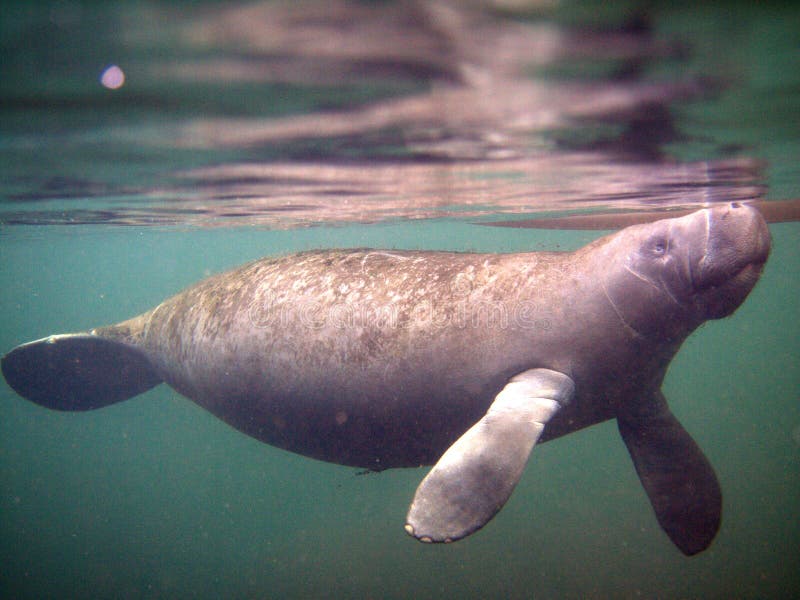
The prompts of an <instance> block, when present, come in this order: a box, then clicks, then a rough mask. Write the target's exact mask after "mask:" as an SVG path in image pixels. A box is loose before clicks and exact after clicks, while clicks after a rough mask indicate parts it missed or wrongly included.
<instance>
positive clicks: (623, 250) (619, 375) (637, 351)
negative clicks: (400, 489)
mask: <svg viewBox="0 0 800 600" xmlns="http://www.w3.org/2000/svg"><path fill="white" fill-rule="evenodd" d="M769 245H770V242H769V232H768V230H767V227H766V224H765V223H764V221H763V219H762V218H761V217H760V216H759V215H758V213H757V212H756V211H755V210H754V209H752V208H749V207H746V206H739V205H728V206H719V207H716V208H714V209H710V210H705V211H698V212H696V213H693V214H691V215H688V216H685V217H682V218H680V219H670V220H663V221H658V222H656V223H650V224H644V225H637V226H633V227H630V228H628V229H625V230H622V231H620V232H618V233H616V234H612V235H609V236H607V237H604V238H602V239H599V240H597V241H595V242H593V243H591V244H589V245H587V246H585V247H584V248H581V249H579V250H577V251H575V252H560V253H554V252H534V253H517V254H469V253H454V252H429V251H376V250H329V251H312V252H305V253H302V254H298V255H292V256H284V257H279V258H265V259H262V260H258V261H255V262H253V263H250V264H247V265H244V266H242V267H240V268H238V269H235V270H233V271H229V272H227V273H223V274H220V275H217V276H214V277H211V278H209V279H206V280H204V281H202V282H200V283H198V284H197V285H195V286H193V287H191V288H189V289H187V290H185V291H183V292H181V293H180V294H178V295H176V296H174V297H172V298H170V299H168V300H166V301H164V302H163V303H161V304H160V305H159V306H157V307H156V308H154V309H153V310H151V311H150V312H147V313H145V314H143V315H141V316H138V317H136V318H134V319H131V320H129V321H125V322H123V323H121V324H118V325H114V326H110V327H105V328H99V329H96V330H93V331H92V332H91V333H90V335H91V336H93V338H102V339H105V340H113V341H114V342H121V344H116V346H118V347H120V348H123V347H124V348H126V349H128V350H127V352H130V353H131V356H133V357H134V358H136V361H134V362H136V366H131V367H130V371H131V373H132V374H134V375H135V373H136V371H137V370H143V369H140V367H139V366H138V362H137V361H140V360H143V361H144V363H148V364H149V365H150V366H151V371H150V373H149V374H148V375H147V377H145V379H144V380H143V381H144V382H145V383H144V384H142V383H140V384H138V387H137V388H136V389H133V386H132V387H131V393H130V394H129V395H132V394H133V393H139V392H141V391H143V389H139V388H142V387H144V388H146V387H150V386H151V385H155V384H156V383H158V381H160V380H163V381H165V382H167V383H168V384H169V385H170V386H172V387H173V388H175V389H176V390H177V391H179V392H180V393H181V394H183V395H185V396H187V397H188V398H191V399H192V400H194V401H195V402H196V403H197V404H199V405H201V406H203V407H204V408H206V409H207V410H209V411H211V412H212V413H213V414H215V415H216V416H218V417H219V418H221V419H223V420H224V421H226V422H227V423H229V424H231V425H232V426H233V427H235V428H237V429H239V430H240V431H243V432H244V433H246V434H248V435H251V436H253V437H255V438H257V439H259V440H261V441H264V442H266V443H269V444H272V445H275V446H278V447H281V448H285V449H287V450H291V451H293V452H297V453H300V454H304V455H307V456H311V457H314V458H318V459H322V460H327V461H331V462H335V463H340V464H345V465H353V466H357V467H365V468H368V469H374V470H381V469H386V468H390V467H410V466H418V465H425V464H432V463H435V462H436V461H437V460H438V459H439V457H440V456H441V455H442V454H443V452H444V451H445V450H446V449H447V448H448V447H449V446H450V445H451V444H452V443H453V442H454V441H455V440H456V439H457V438H459V436H461V434H462V433H464V432H465V430H467V429H468V428H469V427H470V426H471V425H472V424H474V423H476V422H477V421H478V420H479V419H480V418H481V417H482V416H483V415H484V413H486V411H487V409H488V408H489V406H490V405H491V404H492V401H493V399H494V398H495V396H496V395H497V394H498V392H499V391H500V390H501V389H503V388H504V386H505V385H506V384H507V383H508V382H509V380H511V379H512V378H513V377H514V376H515V375H517V374H519V373H522V372H525V371H528V370H531V369H550V370H553V371H557V372H559V373H563V374H565V375H567V376H568V377H569V378H570V379H571V380H572V382H574V395H572V398H571V401H570V402H569V403H568V404H566V405H565V406H564V407H563V408H561V410H560V411H558V412H557V413H556V414H555V416H554V417H553V418H552V420H550V421H549V422H548V423H547V425H546V427H545V429H544V433H543V435H542V438H541V440H540V441H545V440H549V439H553V438H556V437H559V436H562V435H565V434H567V433H570V432H572V431H575V430H578V429H581V428H583V427H587V426H589V425H592V424H595V423H599V422H601V421H605V420H607V419H610V418H614V417H618V418H619V420H620V427H621V429H622V430H623V434H625V433H626V431H628V430H630V431H631V432H635V431H636V428H637V423H639V420H640V419H642V418H646V417H648V416H649V415H652V414H655V413H656V412H658V411H660V410H662V408H663V410H666V405H665V404H664V401H663V397H662V396H661V394H660V392H659V389H660V386H661V382H662V379H663V377H664V374H665V372H666V370H667V367H668V365H669V362H670V360H671V358H672V356H673V355H674V354H675V352H676V351H677V350H678V348H679V347H680V345H681V343H682V342H683V341H684V339H685V338H686V337H687V336H688V335H689V334H690V333H691V332H692V331H693V330H694V329H695V328H696V327H697V326H698V325H699V324H701V323H702V322H703V321H705V320H707V319H709V318H719V317H723V316H726V315H728V314H730V313H732V312H733V311H734V310H735V309H736V308H737V307H738V306H739V305H740V304H741V302H742V301H743V300H744V298H745V297H746V296H747V294H748V293H749V291H750V290H751V289H752V287H753V285H755V283H756V281H757V279H758V276H759V274H760V272H761V268H762V266H763V264H764V262H765V261H766V259H767V255H768V253H769ZM86 338H87V336H86V335H83V336H82V337H80V338H78V337H76V338H75V340H74V344H75V346H76V350H75V351H73V350H70V353H73V352H74V353H75V354H77V353H78V350H77V348H79V346H80V344H81V343H83V342H82V340H86ZM90 341H91V340H90ZM45 342H46V340H43V341H40V342H33V343H31V344H28V345H24V346H21V347H20V348H18V349H16V350H14V351H12V352H11V353H9V355H7V356H6V357H5V358H4V361H3V371H4V374H5V375H6V378H7V380H8V381H9V383H10V384H11V385H12V386H13V387H14V388H15V389H17V390H18V391H19V392H20V393H21V394H22V395H25V396H26V397H29V398H31V399H33V400H35V401H37V402H40V403H42V404H45V405H49V406H53V407H55V408H61V409H71V410H75V409H85V408H96V407H98V406H101V405H103V404H107V403H109V402H110V401H117V400H119V399H122V398H123V397H124V395H125V394H124V393H123V392H120V393H118V394H117V393H115V395H114V397H113V398H112V399H111V400H110V401H106V400H103V398H102V397H101V396H102V392H103V390H102V385H100V386H99V387H98V389H93V390H92V391H91V392H85V397H82V395H81V394H82V391H81V389H78V386H77V385H76V386H75V389H67V391H63V390H64V388H65V387H66V388H69V384H65V383H64V382H65V380H69V378H70V377H65V376H64V373H65V371H64V369H65V368H66V367H63V366H56V367H52V371H51V375H50V377H51V378H52V379H58V381H59V386H60V389H59V391H58V392H57V393H59V394H61V395H60V396H59V400H58V401H55V400H52V399H50V396H48V391H49V393H50V394H51V395H52V394H53V393H56V392H53V391H52V390H50V388H48V385H47V382H46V379H47V376H46V375H41V376H39V375H37V376H34V375H32V374H31V373H32V371H33V368H32V367H30V366H29V365H30V364H31V363H33V362H38V363H39V364H41V363H42V362H47V363H48V364H50V363H53V362H54V359H51V358H48V359H47V361H44V360H43V359H42V358H41V356H43V355H41V354H36V352H44V351H45V350H47V351H48V352H51V353H52V352H56V350H54V349H53V348H57V347H60V346H61V345H64V347H65V348H66V347H67V346H66V345H67V344H70V343H73V342H72V341H71V339H70V336H64V337H63V339H62V338H61V337H54V338H51V339H50V340H49V345H50V347H49V349H48V348H46V346H47V344H45ZM26 348H27V350H26ZM37 349H40V350H37ZM26 352H28V353H29V358H25V356H26V354H25V353H26ZM64 353H65V354H67V353H68V352H67V351H66V350H65V351H64ZM137 353H138V354H137ZM49 356H50V355H48V357H49ZM34 357H37V358H36V360H35V361H34ZM75 362H76V363H77V362H81V363H84V364H85V363H88V362H89V361H88V360H86V358H85V357H81V359H75ZM121 362H128V360H127V359H126V360H125V361H121ZM35 377H38V378H39V381H38V382H37V383H36V386H38V387H36V389H35V390H34V391H31V390H33V387H31V386H32V385H33V384H30V385H29V382H31V381H32V380H33V379H34V378H35ZM98 378H100V376H98V375H97V374H96V373H94V372H93V373H82V374H81V378H80V381H81V382H82V384H81V385H82V386H84V384H85V383H86V382H87V381H88V382H90V383H93V382H94V380H97V379H98ZM140 381H142V380H140ZM26 386H29V388H30V389H28V388H26ZM53 387H55V386H53ZM42 390H45V391H42ZM670 417H671V415H670ZM648 418H649V417H648ZM626 424H627V425H626ZM626 427H628V429H627V430H626V429H625V428H626ZM632 436H633V433H631V434H630V435H629V436H628V437H626V443H629V448H630V444H631V443H633V442H631V441H630V440H632V439H633V437H632ZM698 452H699V450H698ZM634 460H637V459H636V457H635V456H634ZM703 460H704V459H703ZM640 466H641V465H640V464H639V463H637V468H639V467H640ZM642 468H645V467H642ZM712 478H713V472H712ZM651 500H653V499H652V498H651ZM653 501H654V502H655V500H653ZM489 518H490V517H489ZM714 531H716V530H714ZM711 535H712V536H713V533H712V534H711ZM709 541H710V540H709Z"/></svg>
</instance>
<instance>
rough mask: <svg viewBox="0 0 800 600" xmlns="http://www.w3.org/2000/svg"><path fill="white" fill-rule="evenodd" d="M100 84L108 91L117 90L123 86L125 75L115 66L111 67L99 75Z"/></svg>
mask: <svg viewBox="0 0 800 600" xmlns="http://www.w3.org/2000/svg"><path fill="white" fill-rule="evenodd" d="M100 83H102V84H103V87H105V88H108V89H110V90H117V89H119V88H121V87H122V86H123V85H124V84H125V73H123V72H122V69H120V68H119V67H118V66H117V65H111V66H110V67H108V68H107V69H106V70H105V71H103V74H102V75H100Z"/></svg>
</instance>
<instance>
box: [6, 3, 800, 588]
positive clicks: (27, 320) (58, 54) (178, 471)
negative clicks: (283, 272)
mask: <svg viewBox="0 0 800 600" xmlns="http://www.w3.org/2000/svg"><path fill="white" fill-rule="evenodd" d="M615 6H616V7H615V8H612V9H604V10H601V11H592V10H589V9H587V8H586V7H582V6H581V5H562V6H559V5H553V4H548V5H547V6H538V7H537V6H532V7H526V8H510V7H509V5H503V6H501V5H500V4H499V3H498V4H497V5H494V6H490V7H489V6H483V7H482V6H480V5H479V4H478V3H454V4H447V3H430V4H425V3H387V2H377V3H360V2H336V3H308V2H304V3H282V2H270V3H256V4H240V3H225V4H216V3H200V4H196V3H138V2H131V3H125V4H116V5H108V4H106V3H88V4H82V3H77V2H54V3H34V4H30V3H19V4H18V5H17V6H10V7H9V8H7V9H6V8H5V7H4V9H3V18H2V19H0V33H1V34H2V49H3V57H4V58H3V60H2V61H0V119H1V120H0V194H2V199H3V200H2V203H0V281H1V282H2V285H0V315H2V317H1V318H2V321H0V322H2V328H0V351H3V352H5V351H7V350H8V349H10V348H12V347H13V346H15V345H16V344H19V343H21V342H24V341H27V340H30V339H34V338H38V337H42V336H44V335H47V334H50V333H54V332H62V331H79V330H84V329H88V328H91V327H94V326H97V325H101V324H106V323H111V322H116V321H119V320H122V319H124V318H127V317H130V316H132V315H135V314H138V313H139V312H142V311H144V310H146V309H148V308H150V307H152V306H154V305H155V304H157V303H158V302H160V301H161V300H162V299H163V298H164V297H166V296H168V295H170V294H172V293H174V292H177V291H179V290H180V289H182V288H183V287H184V286H186V285H188V284H190V283H192V282H194V281H196V280H198V279H200V278H202V277H204V276H206V275H208V274H210V273H214V272H218V271H221V270H224V269H226V268H228V267H231V266H234V265H237V264H240V263H243V262H245V261H247V260H250V259H253V258H256V257H259V256H263V255H268V254H279V253H287V252H291V251H295V250H302V249H309V248H318V247H354V246H370V247H383V248H437V249H452V250H478V251H487V252H490V251H492V252H502V251H520V250H543V249H548V250H551V249H560V250H568V249H572V248H577V247H579V246H581V245H582V244H584V243H586V242H588V241H590V240H592V239H594V238H595V237H597V236H598V235H600V233H601V232H599V231H591V230H588V231H587V230H582V231H573V230H568V229H567V230H559V229H549V230H544V229H539V228H531V227H530V220H531V219H551V218H553V217H572V216H575V215H597V214H600V213H608V212H626V213H627V212H633V211H642V212H653V211H662V210H667V209H678V208H690V207H693V206H696V205H698V204H703V203H708V202H715V201H729V200H741V201H749V200H762V199H766V201H768V202H778V201H782V202H788V204H786V205H781V209H780V210H778V211H777V212H776V214H777V215H778V216H776V218H775V219H774V220H775V221H791V219H793V218H795V217H792V215H793V214H796V213H793V212H792V210H790V208H786V209H784V208H782V207H783V206H786V207H791V206H793V205H792V203H791V201H793V200H795V199H797V198H800V167H798V162H797V157H798V156H800V51H799V50H798V48H800V34H798V33H797V32H798V31H800V13H799V12H798V11H797V10H795V9H792V8H789V7H780V6H768V7H763V6H762V7H758V6H752V7H751V6H746V5H736V6H733V5H727V4H721V5H715V4H708V5H703V6H702V7H691V8H690V7H689V6H688V5H687V6H685V7H677V8H670V7H669V5H668V4H665V5H664V6H660V5H655V6H649V8H648V9H647V10H645V9H644V8H643V7H638V6H637V5H636V3H631V4H627V5H621V4H620V5H615ZM111 65H117V66H118V68H119V70H120V71H121V73H122V74H124V82H122V85H121V86H119V87H117V88H116V89H109V88H108V87H104V85H103V82H102V81H101V78H102V76H103V74H104V73H107V69H108V68H109V67H110V66H111ZM112 75H116V80H114V78H113V77H112ZM119 84H120V73H119V72H117V71H111V72H110V74H108V75H107V76H106V80H105V85H108V86H116V85H119ZM498 221H502V222H506V221H515V222H518V223H517V224H520V223H521V224H525V225H526V226H525V227H512V228H508V227H504V228H498V227H490V226H486V225H487V224H488V223H492V222H498ZM476 223H480V224H476ZM560 226H563V225H560ZM566 226H569V222H567V225H566ZM601 226H602V224H597V227H601ZM590 229H591V226H590ZM771 229H772V233H773V254H772V256H771V258H770V262H769V263H768V265H767V268H766V271H765V273H764V276H763V278H762V281H761V282H760V283H759V285H758V287H757V288H756V290H755V291H754V292H753V294H751V296H750V297H749V298H748V300H747V302H746V303H745V305H744V306H743V307H742V308H741V309H740V310H739V311H738V312H737V313H736V314H735V315H734V316H733V317H732V318H730V319H726V320H724V321H718V322H712V323H709V324H707V325H706V326H704V327H703V328H702V329H701V330H700V331H698V332H697V333H696V334H694V335H693V336H692V337H691V338H690V339H689V341H688V342H687V343H686V344H685V346H684V348H683V349H682V350H681V352H680V353H679V355H678V357H677V358H676V360H675V361H674V362H673V364H672V367H671V369H670V372H669V374H668V377H667V380H666V383H665V388H664V389H665V393H666V395H667V397H668V398H669V399H670V403H671V406H672V409H673V411H674V412H675V413H676V414H677V415H678V416H679V418H680V419H681V421H682V422H683V423H684V424H685V426H686V428H687V429H688V430H689V431H690V432H691V433H692V434H693V436H694V437H695V438H696V439H697V441H698V442H699V444H700V445H701V446H702V448H703V449H704V451H705V452H706V454H707V455H708V456H709V458H710V459H711V461H712V463H713V464H714V466H715V468H716V470H717V473H718V476H719V479H720V482H721V484H722V487H723V493H724V516H723V525H722V529H721V531H720V534H719V536H718V537H717V539H716V540H715V542H714V544H713V545H712V546H711V548H710V549H709V550H707V551H706V552H704V553H702V554H700V555H698V556H696V557H693V558H685V557H683V556H682V555H681V554H680V553H679V552H678V551H677V550H675V549H674V547H672V545H671V544H670V542H669V541H668V539H667V538H666V536H664V535H663V534H662V532H661V531H660V529H659V527H658V525H657V523H656V521H655V518H654V517H653V515H652V512H651V509H650V507H649V505H648V503H647V500H646V497H645V495H644V493H643V491H642V489H641V486H640V484H639V482H638V480H637V478H636V475H635V473H634V471H633V468H632V466H631V463H630V459H629V457H628V456H627V453H626V451H625V448H624V446H623V444H622V443H621V442H620V440H619V435H618V433H617V431H616V427H615V426H614V425H613V423H606V424H603V425H600V426H596V427H594V428H591V429H588V430H585V431H582V432H579V433H575V434H572V435H570V436H567V437H565V438H562V439H559V440H557V441H554V442H552V443H547V444H545V445H543V446H541V447H540V448H537V449H536V450H535V452H534V454H533V457H532V459H531V461H530V463H529V465H528V467H527V470H526V473H525V475H524V477H523V479H522V481H521V483H520V484H519V486H518V488H517V490H516V491H515V493H514V495H513V497H512V499H511V501H510V502H509V504H508V505H507V506H506V507H505V508H504V509H503V511H502V512H501V513H500V514H499V515H498V517H497V518H495V519H494V520H493V521H492V522H491V523H490V525H489V526H488V527H487V528H485V529H484V530H483V531H481V532H479V533H478V534H476V535H474V536H473V537H471V538H469V539H467V540H465V541H463V542H459V543H458V544H453V545H447V546H436V547H429V546H424V545H422V544H418V543H416V542H414V541H413V540H411V539H410V538H408V536H406V534H405V533H404V532H403V529H402V526H403V523H404V516H405V512H406V509H407V506H408V503H409V501H410V499H411V498H412V496H413V493H414V489H415V488H416V486H417V484H418V483H419V480H420V479H421V478H422V476H423V475H424V473H425V471H424V470H422V469H411V470H394V471H387V472H383V473H380V474H373V475H367V476H357V475H356V471H355V470H354V469H348V468H344V467H339V466H335V465H329V464H325V463H320V462H316V461H313V460H310V459H306V458H303V457H299V456H295V455H291V454H288V453H286V452H282V451H280V450H277V449H274V448H271V447H268V446H266V445H263V444H260V443H258V442H256V441H254V440H252V439H250V438H247V437H245V436H244V435H242V434H240V433H238V432H236V431H234V430H232V429H230V428H228V427H227V426H226V425H224V424H222V423H221V422H220V421H218V420H216V419H214V418H213V417H211V416H210V415H208V414H207V413H205V412H204V411H203V410H201V409H199V408H198V407H196V406H195V405H193V404H192V403H190V402H188V401H186V400H185V399H183V398H181V397H180V396H178V395H177V394H176V393H175V392H173V391H172V390H170V389H169V388H167V387H166V386H161V387H159V388H156V389H154V390H153V391H151V392H148V393H147V394H145V395H142V396H141V397H138V398H136V399H134V400H131V401H128V402H125V403H121V404H118V405H115V406H112V407H109V408H107V409H104V410H101V411H94V412H87V413H57V412H52V411H48V410H45V409H42V408H40V407H37V406H35V405H33V404H30V403H28V402H26V401H24V400H22V399H21V398H19V397H18V396H16V395H15V394H14V393H13V392H12V391H11V389H10V388H8V387H7V385H6V384H5V383H3V384H2V388H0V402H1V403H2V413H3V419H2V420H0V540H2V541H0V552H1V553H2V554H0V564H2V565H3V567H2V568H1V569H0V595H3V596H4V597H9V598H11V597H14V598H42V597H85V598H98V597H109V598H110V597H114V598H119V597H130V598H140V597H143V598H151V597H153V598H154V597H187V598H190V597H202V598H205V597H208V598H214V597H221V596H226V597H235V598H239V597H241V598H251V597H252V598H282V597H287V598H288V597H297V598H301V597H302V598H307V597H354V598H356V597H358V598H363V597H382V598H393V597H396V598H402V597H410V596H415V597H458V598H464V597H473V596H474V597H478V596H480V597H496V596H505V597H513V598H531V597H533V598H565V597H575V598H587V597H594V598H607V597H615V598H617V597H623V598H624V597H659V598H678V597H691V598H706V597H720V598H722V597H741V598H782V597H792V596H796V595H798V594H800V588H798V584H797V582H796V573H797V572H798V570H799V569H800V555H799V554H798V551H797V548H798V547H800V528H799V527H798V522H799V521H798V518H797V514H798V513H797V507H798V506H800V468H798V467H799V465H800V444H798V428H800V403H798V398H800V368H798V357H799V356H800V352H799V350H800V348H799V347H798V340H800V328H799V327H798V319H797V307H798V305H797V298H798V297H800V277H798V271H799V269H800V260H799V259H798V257H799V256H800V253H799V252H798V251H799V250H800V243H799V240H800V238H799V237H798V236H800V230H798V226H797V224H796V223H795V222H776V223H774V224H773V225H772V226H771Z"/></svg>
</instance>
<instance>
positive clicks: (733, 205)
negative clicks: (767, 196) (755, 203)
mask: <svg viewBox="0 0 800 600" xmlns="http://www.w3.org/2000/svg"><path fill="white" fill-rule="evenodd" d="M731 208H742V203H741V202H731Z"/></svg>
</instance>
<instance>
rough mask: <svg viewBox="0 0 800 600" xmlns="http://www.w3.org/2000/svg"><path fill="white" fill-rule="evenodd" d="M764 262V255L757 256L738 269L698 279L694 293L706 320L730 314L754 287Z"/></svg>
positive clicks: (765, 260) (765, 259)
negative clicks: (702, 308)
mask: <svg viewBox="0 0 800 600" xmlns="http://www.w3.org/2000/svg"><path fill="white" fill-rule="evenodd" d="M766 262H767V256H766V255H764V256H758V257H757V258H755V259H753V260H751V261H750V262H747V263H745V264H744V265H743V266H741V267H739V268H732V269H730V270H727V271H726V272H724V273H720V272H716V273H714V274H713V276H711V277H705V278H702V277H701V278H699V279H700V281H697V282H696V285H695V292H696V297H697V299H698V300H699V302H700V304H701V305H702V306H703V307H704V312H705V315H706V318H709V319H720V318H723V317H727V316H728V315H730V314H732V313H733V312H734V311H735V310H736V309H737V308H738V307H739V306H740V305H741V304H742V302H744V300H745V298H747V295H748V294H749V293H750V292H751V291H752V289H753V288H754V287H755V285H756V283H757V282H758V280H759V278H760V277H761V273H762V271H763V270H764V265H765V264H766ZM737 266H738V265H737Z"/></svg>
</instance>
